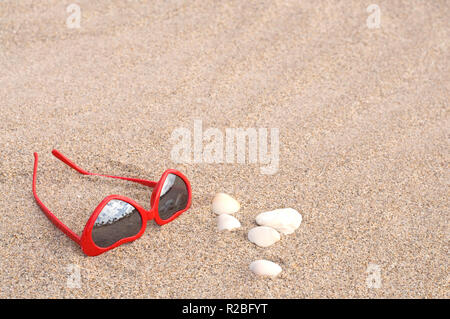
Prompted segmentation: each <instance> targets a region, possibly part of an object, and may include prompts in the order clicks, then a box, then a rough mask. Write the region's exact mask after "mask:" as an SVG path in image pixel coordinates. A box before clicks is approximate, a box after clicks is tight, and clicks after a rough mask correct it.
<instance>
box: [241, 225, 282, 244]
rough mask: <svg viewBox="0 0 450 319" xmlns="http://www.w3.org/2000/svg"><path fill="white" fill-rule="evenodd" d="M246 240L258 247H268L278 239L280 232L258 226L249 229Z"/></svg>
mask: <svg viewBox="0 0 450 319" xmlns="http://www.w3.org/2000/svg"><path fill="white" fill-rule="evenodd" d="M248 240H250V241H251V242H252V243H255V244H256V245H258V246H259V247H269V246H270V245H273V244H274V243H276V242H277V241H279V240H280V234H279V233H278V232H277V231H276V230H275V229H273V228H271V227H267V226H258V227H255V228H252V229H250V231H249V232H248Z"/></svg>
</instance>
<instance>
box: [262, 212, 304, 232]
mask: <svg viewBox="0 0 450 319" xmlns="http://www.w3.org/2000/svg"><path fill="white" fill-rule="evenodd" d="M301 222H302V215H300V213H299V212H298V211H296V210H295V209H292V208H280V209H275V210H272V211H269V212H264V213H261V214H259V215H258V216H256V223H257V224H258V225H262V226H269V227H272V228H275V229H276V230H278V231H279V232H280V233H282V234H285V235H287V234H291V233H293V232H294V231H295V230H296V229H297V228H298V227H299V226H300V224H301Z"/></svg>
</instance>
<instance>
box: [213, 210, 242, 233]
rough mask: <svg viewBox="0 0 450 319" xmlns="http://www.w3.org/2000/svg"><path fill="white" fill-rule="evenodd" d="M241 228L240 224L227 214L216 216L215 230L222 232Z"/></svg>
mask: <svg viewBox="0 0 450 319" xmlns="http://www.w3.org/2000/svg"><path fill="white" fill-rule="evenodd" d="M239 227H241V223H240V222H239V221H238V220H237V219H236V218H235V217H234V216H231V215H228V214H222V215H219V216H217V228H218V229H219V231H222V230H233V229H236V228H239Z"/></svg>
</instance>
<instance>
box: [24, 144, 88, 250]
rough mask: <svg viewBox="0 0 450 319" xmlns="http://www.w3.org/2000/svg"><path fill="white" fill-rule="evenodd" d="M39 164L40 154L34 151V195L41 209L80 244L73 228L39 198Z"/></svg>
mask: <svg viewBox="0 0 450 319" xmlns="http://www.w3.org/2000/svg"><path fill="white" fill-rule="evenodd" d="M37 165H38V154H37V153H34V169H33V195H34V198H35V200H36V202H37V203H38V205H39V207H40V208H41V210H42V211H43V212H44V214H45V215H46V216H47V218H48V219H50V221H51V222H52V223H53V224H54V225H55V226H56V227H58V228H59V229H60V230H61V231H62V232H63V233H64V234H66V235H67V236H69V238H70V239H72V240H73V241H74V242H76V243H77V244H80V242H81V239H80V237H79V236H78V235H77V234H75V233H74V232H73V231H72V230H71V229H69V228H68V227H67V226H66V225H64V224H63V223H62V222H61V221H60V220H59V219H58V218H57V217H56V216H55V215H53V213H52V212H51V211H50V210H49V209H48V208H47V207H46V206H45V205H44V204H43V203H42V201H41V200H40V199H39V197H38V195H37V192H36V174H37Z"/></svg>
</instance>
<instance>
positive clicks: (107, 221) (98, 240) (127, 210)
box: [92, 199, 142, 247]
mask: <svg viewBox="0 0 450 319" xmlns="http://www.w3.org/2000/svg"><path fill="white" fill-rule="evenodd" d="M141 228H142V218H141V214H139V212H138V211H137V209H136V208H134V207H133V206H132V205H130V204H128V203H127V202H124V201H121V200H118V199H113V200H110V201H109V202H108V203H107V204H106V205H105V207H103V209H102V211H101V212H100V214H99V215H98V217H97V219H96V221H95V223H94V228H93V229H92V239H93V241H94V243H95V244H96V245H97V246H100V247H109V246H111V245H112V244H114V243H115V242H117V241H119V240H120V239H122V238H126V237H131V236H134V235H136V234H137V233H139V231H140V230H141Z"/></svg>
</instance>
